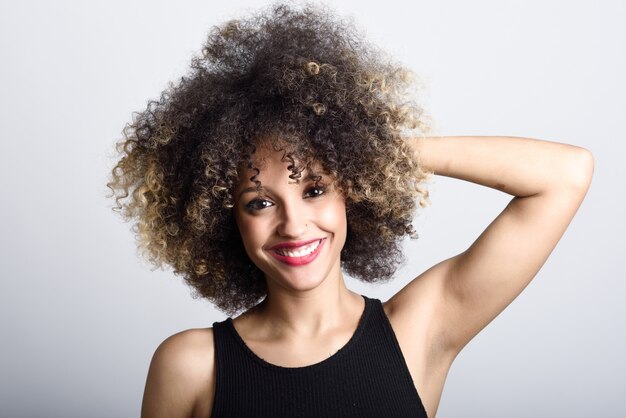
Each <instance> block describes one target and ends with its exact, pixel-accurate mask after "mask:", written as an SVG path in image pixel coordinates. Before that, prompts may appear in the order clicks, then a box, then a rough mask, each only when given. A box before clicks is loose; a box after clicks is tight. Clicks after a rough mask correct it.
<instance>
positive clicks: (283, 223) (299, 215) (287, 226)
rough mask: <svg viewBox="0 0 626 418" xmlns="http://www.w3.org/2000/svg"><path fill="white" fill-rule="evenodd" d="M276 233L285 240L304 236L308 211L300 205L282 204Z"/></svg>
mask: <svg viewBox="0 0 626 418" xmlns="http://www.w3.org/2000/svg"><path fill="white" fill-rule="evenodd" d="M279 216H280V219H279V222H278V226H277V228H276V232H277V233H278V235H280V236H283V237H287V238H299V237H303V236H304V235H305V234H306V230H307V224H308V221H307V219H308V211H307V210H306V208H304V207H303V206H302V205H296V204H293V203H287V202H284V203H283V205H282V207H281V211H280V215H279Z"/></svg>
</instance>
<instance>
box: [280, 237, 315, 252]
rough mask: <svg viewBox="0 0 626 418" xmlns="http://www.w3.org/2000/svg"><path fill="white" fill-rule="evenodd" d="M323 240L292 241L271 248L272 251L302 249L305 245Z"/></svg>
mask: <svg viewBox="0 0 626 418" xmlns="http://www.w3.org/2000/svg"><path fill="white" fill-rule="evenodd" d="M322 239H323V238H313V239H310V240H307V241H291V242H281V243H280V244H276V245H274V246H273V247H271V248H270V250H279V249H281V248H296V247H302V246H303V245H307V244H310V243H312V242H315V241H320V240H322Z"/></svg>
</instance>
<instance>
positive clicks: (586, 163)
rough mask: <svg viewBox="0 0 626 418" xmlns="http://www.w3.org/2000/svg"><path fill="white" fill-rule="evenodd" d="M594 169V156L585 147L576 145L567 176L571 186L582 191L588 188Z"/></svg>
mask: <svg viewBox="0 0 626 418" xmlns="http://www.w3.org/2000/svg"><path fill="white" fill-rule="evenodd" d="M593 170H594V158H593V154H592V153H591V152H590V151H589V150H587V149H585V148H580V147H576V148H575V150H574V157H573V158H572V165H571V169H570V171H569V173H570V174H569V177H570V180H571V184H572V186H573V187H574V188H575V189H577V190H580V191H582V192H584V193H586V192H587V189H589V185H590V184H591V179H592V178H593Z"/></svg>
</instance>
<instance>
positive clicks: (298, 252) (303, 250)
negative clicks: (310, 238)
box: [274, 239, 322, 257]
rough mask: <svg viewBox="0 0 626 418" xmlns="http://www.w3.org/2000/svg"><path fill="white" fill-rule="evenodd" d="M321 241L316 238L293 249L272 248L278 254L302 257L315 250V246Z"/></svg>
mask: <svg viewBox="0 0 626 418" xmlns="http://www.w3.org/2000/svg"><path fill="white" fill-rule="evenodd" d="M321 242H322V240H321V239H320V240H317V241H314V242H312V243H310V244H307V245H303V246H302V247H298V248H297V249H295V250H288V249H287V248H279V249H276V250H274V251H275V252H276V253H277V254H280V255H282V256H285V257H304V256H306V255H309V254H311V253H312V252H314V251H315V250H317V247H319V245H320V243H321Z"/></svg>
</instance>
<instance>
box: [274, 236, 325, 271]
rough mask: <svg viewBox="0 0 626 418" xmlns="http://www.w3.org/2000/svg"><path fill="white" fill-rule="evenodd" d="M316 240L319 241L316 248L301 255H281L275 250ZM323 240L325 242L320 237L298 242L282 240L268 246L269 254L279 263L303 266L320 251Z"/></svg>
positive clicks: (299, 245)
mask: <svg viewBox="0 0 626 418" xmlns="http://www.w3.org/2000/svg"><path fill="white" fill-rule="evenodd" d="M316 241H320V243H319V245H318V246H317V248H315V250H314V251H313V252H312V253H311V254H307V255H304V256H302V257H290V256H287V255H282V254H279V253H277V252H276V250H280V249H293V248H297V247H302V246H305V245H307V244H311V243H313V242H316ZM325 242H326V238H321V239H320V238H318V239H312V240H308V241H300V242H283V243H281V244H278V245H275V246H273V247H272V248H270V254H271V255H272V256H273V257H274V258H275V259H277V260H278V261H280V262H281V263H284V264H287V265H289V266H303V265H305V264H309V263H310V262H312V261H313V260H315V259H316V258H317V256H318V255H319V253H320V252H321V251H322V247H323V246H324V243H325Z"/></svg>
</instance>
